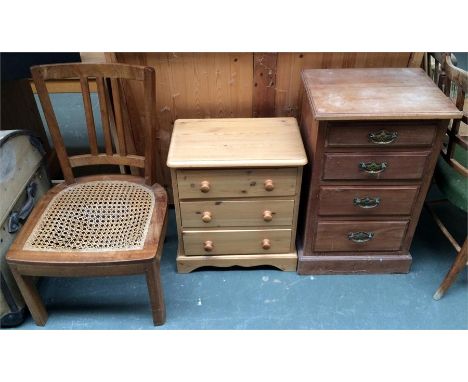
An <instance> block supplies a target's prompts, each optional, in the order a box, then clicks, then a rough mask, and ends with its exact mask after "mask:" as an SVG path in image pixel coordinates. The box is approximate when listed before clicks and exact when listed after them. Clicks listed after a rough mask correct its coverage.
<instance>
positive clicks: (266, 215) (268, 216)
mask: <svg viewBox="0 0 468 382" xmlns="http://www.w3.org/2000/svg"><path fill="white" fill-rule="evenodd" d="M263 220H264V221H266V222H271V221H272V220H273V214H272V213H271V211H268V210H266V211H263Z"/></svg>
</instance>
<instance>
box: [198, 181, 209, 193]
mask: <svg viewBox="0 0 468 382" xmlns="http://www.w3.org/2000/svg"><path fill="white" fill-rule="evenodd" d="M200 191H201V192H203V193H205V194H206V193H207V192H209V191H210V182H208V181H207V180H204V181H202V182H201V183H200Z"/></svg>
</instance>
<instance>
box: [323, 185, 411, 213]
mask: <svg viewBox="0 0 468 382" xmlns="http://www.w3.org/2000/svg"><path fill="white" fill-rule="evenodd" d="M418 192H419V187H418V186H322V187H320V196H319V202H318V203H319V208H318V213H319V215H322V216H347V215H350V216H374V215H389V216H391V215H407V216H409V215H411V211H412V208H413V204H414V201H415V198H416V196H417V194H418ZM356 198H360V199H363V198H372V199H374V200H375V199H376V198H378V204H377V206H376V207H373V208H362V207H360V206H359V205H356V204H355V203H354V200H355V199H356Z"/></svg>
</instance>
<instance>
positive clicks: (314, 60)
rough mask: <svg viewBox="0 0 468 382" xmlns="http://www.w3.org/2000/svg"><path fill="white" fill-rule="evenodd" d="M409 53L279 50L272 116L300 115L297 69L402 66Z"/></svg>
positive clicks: (298, 74)
mask: <svg viewBox="0 0 468 382" xmlns="http://www.w3.org/2000/svg"><path fill="white" fill-rule="evenodd" d="M410 56H411V54H410V53H396V52H395V53H376V52H373V53H363V52H361V53H318V52H317V53H279V54H278V62H277V74H276V101H275V113H276V116H292V117H299V116H300V105H301V98H302V97H301V88H302V85H301V79H300V76H301V71H302V70H303V69H329V68H404V67H407V66H408V62H409V59H410Z"/></svg>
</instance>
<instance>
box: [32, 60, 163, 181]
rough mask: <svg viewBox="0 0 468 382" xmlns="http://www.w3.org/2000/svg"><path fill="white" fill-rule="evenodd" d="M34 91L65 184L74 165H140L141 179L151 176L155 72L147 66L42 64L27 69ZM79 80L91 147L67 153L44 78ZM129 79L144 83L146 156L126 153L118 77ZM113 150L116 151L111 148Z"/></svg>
mask: <svg viewBox="0 0 468 382" xmlns="http://www.w3.org/2000/svg"><path fill="white" fill-rule="evenodd" d="M31 73H32V76H33V80H34V83H35V85H36V89H37V93H38V95H39V99H40V102H41V105H42V108H43V111H44V116H45V119H46V121H47V125H48V127H49V130H50V135H51V137H52V140H53V142H54V146H55V150H56V152H57V157H58V159H59V162H60V166H61V168H62V171H63V175H64V177H65V181H66V182H67V183H73V182H74V175H73V171H72V169H73V168H74V167H79V166H90V165H102V164H112V165H119V166H121V169H122V168H123V166H131V167H139V168H144V172H145V181H146V183H147V184H152V183H153V179H151V173H152V167H153V163H152V162H153V159H152V156H153V155H152V137H153V129H154V128H155V126H156V125H155V117H156V114H155V104H156V102H155V73H154V69H153V68H151V67H145V66H136V65H125V64H81V63H77V64H57V65H41V66H34V67H32V68H31ZM67 78H78V79H79V81H80V85H81V90H82V96H83V106H84V111H85V118H86V127H87V134H88V141H89V147H90V153H89V154H83V155H74V156H68V154H67V151H66V148H65V145H64V142H63V138H62V135H61V133H60V128H59V125H58V122H57V118H56V116H55V113H54V110H53V107H52V103H51V100H50V97H49V93H48V91H47V86H46V81H47V80H57V79H67ZM90 79H95V81H96V85H97V93H98V98H99V109H100V115H101V122H102V129H103V136H104V148H105V150H104V151H105V152H104V153H99V148H98V141H97V134H96V124H95V121H94V116H93V108H92V103H91V95H90V86H89V80H90ZM124 80H133V81H140V82H141V83H143V89H144V95H145V97H144V99H145V116H144V122H143V123H144V129H143V130H144V137H143V139H142V140H143V141H144V142H145V150H144V155H133V154H129V153H128V149H127V147H126V142H125V131H124V117H123V113H124V104H123V102H124V97H123V87H122V81H124ZM114 148H115V150H114Z"/></svg>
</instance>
